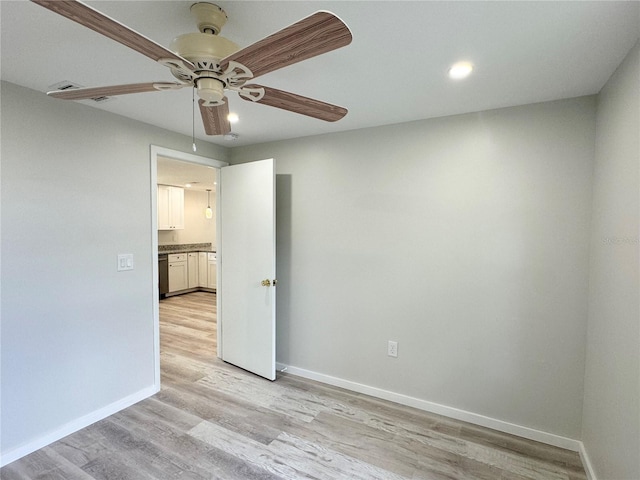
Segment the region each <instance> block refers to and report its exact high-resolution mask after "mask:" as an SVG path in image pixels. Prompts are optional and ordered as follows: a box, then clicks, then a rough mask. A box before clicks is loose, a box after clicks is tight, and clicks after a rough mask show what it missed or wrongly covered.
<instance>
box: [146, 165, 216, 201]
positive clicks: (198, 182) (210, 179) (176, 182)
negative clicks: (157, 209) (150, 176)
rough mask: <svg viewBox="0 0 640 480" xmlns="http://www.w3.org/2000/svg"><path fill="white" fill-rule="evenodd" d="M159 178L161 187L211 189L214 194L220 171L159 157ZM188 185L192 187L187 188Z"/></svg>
mask: <svg viewBox="0 0 640 480" xmlns="http://www.w3.org/2000/svg"><path fill="white" fill-rule="evenodd" d="M157 177H158V183H159V184H161V185H173V186H175V187H185V188H191V190H202V191H206V190H207V189H209V190H211V192H212V194H213V192H215V191H216V185H217V183H216V182H217V179H218V171H217V170H216V169H215V168H213V167H205V166H203V165H198V164H196V163H190V162H181V161H179V160H175V159H173V158H166V157H160V156H159V157H158V170H157ZM187 184H190V185H191V187H186V185H187ZM214 198H215V196H214Z"/></svg>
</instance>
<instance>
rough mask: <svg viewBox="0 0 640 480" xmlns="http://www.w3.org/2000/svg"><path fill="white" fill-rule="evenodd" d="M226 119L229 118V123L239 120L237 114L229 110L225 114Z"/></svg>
mask: <svg viewBox="0 0 640 480" xmlns="http://www.w3.org/2000/svg"><path fill="white" fill-rule="evenodd" d="M227 120H229V123H236V122H237V121H238V120H239V118H238V114H237V113H233V112H231V113H230V114H229V115H227Z"/></svg>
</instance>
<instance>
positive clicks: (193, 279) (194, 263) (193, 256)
mask: <svg viewBox="0 0 640 480" xmlns="http://www.w3.org/2000/svg"><path fill="white" fill-rule="evenodd" d="M198 266H199V265H198V252H192V253H188V254H187V271H188V274H189V288H196V287H198V285H199V280H200V279H199V277H198Z"/></svg>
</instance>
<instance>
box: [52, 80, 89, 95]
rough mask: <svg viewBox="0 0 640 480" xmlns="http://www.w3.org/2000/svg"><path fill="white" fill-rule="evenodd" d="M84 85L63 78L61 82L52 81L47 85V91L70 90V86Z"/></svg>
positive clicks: (79, 86)
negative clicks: (51, 83) (52, 82)
mask: <svg viewBox="0 0 640 480" xmlns="http://www.w3.org/2000/svg"><path fill="white" fill-rule="evenodd" d="M83 86H84V85H80V84H78V83H73V82H70V81H69V80H63V81H62V82H58V83H54V84H53V85H49V87H48V89H49V90H48V91H49V92H51V91H53V90H70V89H72V88H82V87H83Z"/></svg>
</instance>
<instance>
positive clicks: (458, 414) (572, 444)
mask: <svg viewBox="0 0 640 480" xmlns="http://www.w3.org/2000/svg"><path fill="white" fill-rule="evenodd" d="M277 365H278V370H279V371H282V368H286V372H287V373H289V374H291V375H297V376H300V377H304V378H308V379H310V380H316V381H318V382H322V383H326V384H329V385H333V386H335V387H341V388H345V389H347V390H351V391H354V392H358V393H364V394H366V395H370V396H372V397H376V398H381V399H383V400H389V401H392V402H395V403H399V404H401V405H407V406H409V407H414V408H417V409H419V410H424V411H426V412H430V413H436V414H438V415H443V416H445V417H449V418H454V419H456V420H462V421H464V422H469V423H473V424H474V425H480V426H482V427H487V428H492V429H494V430H498V431H500V432H504V433H509V434H512V435H517V436H519V437H523V438H527V439H529V440H535V441H537V442H542V443H546V444H548V445H553V446H555V447H560V448H565V449H567V450H571V451H574V452H581V451H582V450H584V447H583V446H582V442H580V441H578V440H574V439H572V438H567V437H562V436H559V435H555V434H553V433H548V432H543V431H540V430H536V429H533V428H529V427H523V426H521V425H516V424H514V423H509V422H505V421H503V420H498V419H496V418H491V417H486V416H484V415H479V414H477V413H473V412H468V411H466V410H460V409H458V408H454V407H448V406H446V405H440V404H438V403H433V402H429V401H426V400H421V399H419V398H415V397H410V396H408V395H403V394H400V393H395V392H390V391H388V390H382V389H380V388H376V387H370V386H368V385H364V384H362V383H356V382H352V381H350V380H344V379H342V378H337V377H332V376H330V375H324V374H322V373H317V372H313V371H310V370H305V369H302V368H298V367H294V366H291V365H288V366H285V365H284V364H280V363H279V364H277ZM581 449H582V450H581ZM585 455H586V454H585ZM585 469H586V466H585ZM593 480H595V477H593Z"/></svg>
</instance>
